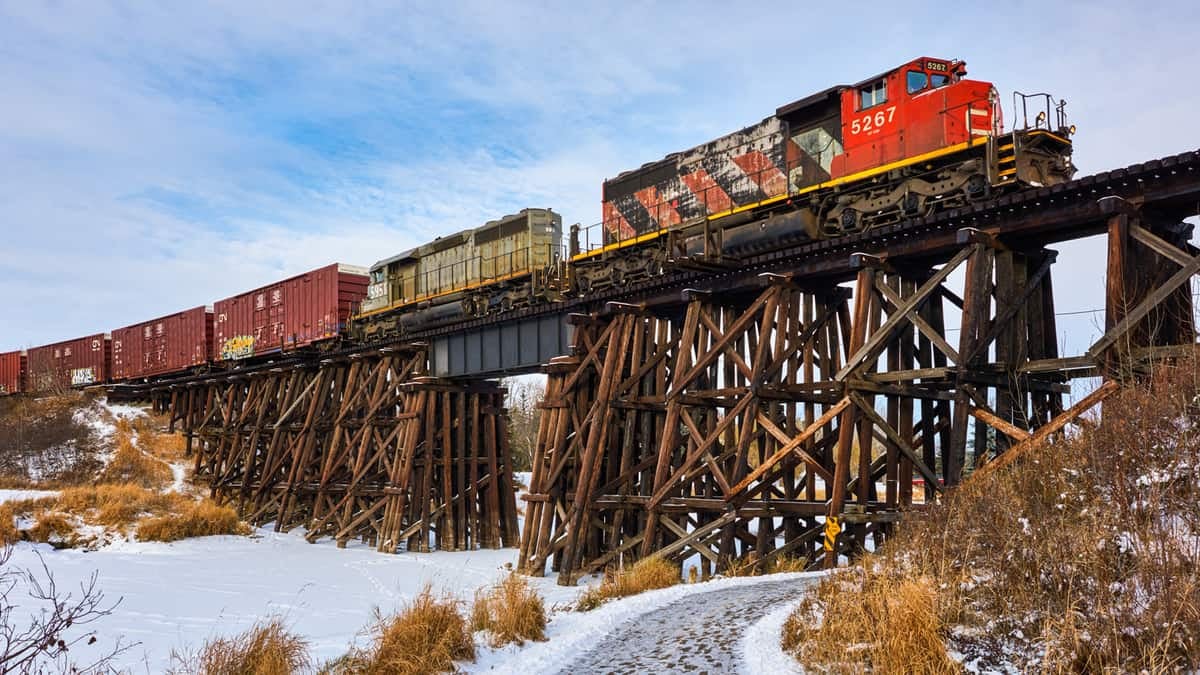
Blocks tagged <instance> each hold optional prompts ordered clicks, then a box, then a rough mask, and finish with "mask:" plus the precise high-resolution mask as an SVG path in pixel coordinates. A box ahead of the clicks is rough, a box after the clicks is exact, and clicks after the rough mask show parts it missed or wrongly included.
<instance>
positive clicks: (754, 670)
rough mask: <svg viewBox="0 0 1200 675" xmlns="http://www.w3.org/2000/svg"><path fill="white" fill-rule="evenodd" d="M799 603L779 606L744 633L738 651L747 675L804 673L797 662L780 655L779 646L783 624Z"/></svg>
mask: <svg viewBox="0 0 1200 675" xmlns="http://www.w3.org/2000/svg"><path fill="white" fill-rule="evenodd" d="M801 602H802V600H793V601H792V602H785V603H782V604H780V605H779V606H778V607H776V608H775V609H773V610H771V611H770V612H768V613H767V615H766V616H764V617H763V618H761V619H759V620H758V621H756V622H754V624H753V625H751V626H750V627H749V628H748V629H746V634H745V635H744V636H743V637H742V644H741V651H742V663H743V665H744V666H745V672H746V673H747V675H785V674H786V673H796V674H797V675H799V674H801V673H803V672H804V669H803V668H801V667H800V662H799V661H797V660H796V659H794V658H792V656H791V655H790V654H788V653H787V652H785V651H783V646H782V645H781V641H782V639H783V624H784V622H785V621H787V618H788V615H789V614H791V613H792V610H794V609H796V607H797V606H798V605H799V604H800V603H801Z"/></svg>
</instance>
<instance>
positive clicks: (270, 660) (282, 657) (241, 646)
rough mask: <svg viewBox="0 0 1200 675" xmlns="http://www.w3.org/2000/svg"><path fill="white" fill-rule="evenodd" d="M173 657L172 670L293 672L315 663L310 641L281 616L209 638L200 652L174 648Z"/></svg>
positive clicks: (242, 674) (249, 674)
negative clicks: (287, 625)
mask: <svg viewBox="0 0 1200 675" xmlns="http://www.w3.org/2000/svg"><path fill="white" fill-rule="evenodd" d="M171 659H172V661H173V668H172V669H171V672H172V673H188V674H191V673H196V674H197V675H290V674H291V673H296V672H301V671H304V670H307V669H309V668H311V667H312V659H311V658H310V656H309V653H308V642H307V641H305V640H304V639H303V638H301V637H300V636H298V635H295V634H294V633H291V632H289V631H288V630H287V628H286V627H285V626H284V625H283V620H282V619H279V618H273V619H268V620H265V621H262V622H259V623H258V624H255V625H254V626H253V627H252V628H250V629H249V630H247V631H245V632H244V633H240V634H238V635H235V636H233V637H230V638H217V639H215V640H209V641H208V642H207V643H205V645H204V647H202V648H201V649H200V651H199V653H196V654H180V653H178V652H174V653H172V654H171Z"/></svg>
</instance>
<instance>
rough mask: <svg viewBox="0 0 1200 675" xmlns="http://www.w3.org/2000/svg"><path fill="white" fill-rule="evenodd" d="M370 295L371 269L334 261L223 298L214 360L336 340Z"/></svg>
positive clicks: (216, 316) (216, 308)
mask: <svg viewBox="0 0 1200 675" xmlns="http://www.w3.org/2000/svg"><path fill="white" fill-rule="evenodd" d="M366 295H367V274H366V270H365V269H364V268H362V267H355V266H353V265H342V264H337V263H335V264H333V265H327V266H325V267H322V268H320V269H316V270H313V271H311V272H308V273H305V274H301V275H299V276H295V277H292V278H290V279H284V280H283V281H280V282H277V283H274V284H271V285H269V286H263V287H262V288H256V289H254V290H253V291H249V292H246V293H242V294H240V295H235V296H233V297H232V298H226V299H224V300H218V301H217V302H216V303H215V304H214V305H213V314H214V318H213V323H214V331H215V334H216V337H215V340H214V344H213V349H214V354H213V358H214V359H216V360H219V361H228V360H232V359H244V358H248V357H251V356H257V355H262V354H270V353H272V352H278V351H288V350H291V349H296V348H298V347H304V346H308V345H311V344H313V343H316V342H320V341H322V340H328V339H330V338H333V337H336V336H337V335H338V334H339V333H340V332H341V331H342V330H344V329H345V327H346V324H347V322H348V321H349V320H350V313H351V312H352V311H353V310H354V308H355V307H357V306H358V304H359V303H360V302H361V301H362V299H363V298H365V297H366Z"/></svg>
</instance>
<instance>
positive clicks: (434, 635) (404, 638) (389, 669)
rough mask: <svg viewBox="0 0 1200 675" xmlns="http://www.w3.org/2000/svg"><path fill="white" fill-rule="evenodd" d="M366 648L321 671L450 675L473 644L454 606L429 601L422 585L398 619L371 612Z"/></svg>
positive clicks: (440, 600)
mask: <svg viewBox="0 0 1200 675" xmlns="http://www.w3.org/2000/svg"><path fill="white" fill-rule="evenodd" d="M370 636H371V644H370V646H369V647H367V648H365V649H355V650H352V651H351V652H350V653H349V654H347V655H345V656H343V657H342V658H340V659H338V660H336V661H334V662H332V663H329V664H327V665H326V666H325V667H324V668H322V672H327V673H339V674H347V675H348V674H350V673H354V674H355V675H392V674H395V675H425V674H427V673H445V672H453V670H454V662H455V661H464V660H471V661H473V660H474V659H475V643H474V642H473V641H472V638H471V633H470V631H468V630H467V622H466V621H465V620H464V619H463V617H462V615H461V614H459V602H458V601H457V600H455V599H454V598H452V597H450V596H444V597H435V596H434V595H433V591H432V590H431V589H430V588H429V587H428V586H426V587H425V589H424V590H423V591H421V593H419V594H418V595H417V596H416V597H415V598H413V600H412V602H410V603H409V604H408V605H407V606H406V607H405V608H404V609H403V610H401V611H400V612H399V613H398V614H396V615H394V616H391V617H384V616H382V615H379V614H378V613H376V620H375V625H374V626H372V627H371V628H370Z"/></svg>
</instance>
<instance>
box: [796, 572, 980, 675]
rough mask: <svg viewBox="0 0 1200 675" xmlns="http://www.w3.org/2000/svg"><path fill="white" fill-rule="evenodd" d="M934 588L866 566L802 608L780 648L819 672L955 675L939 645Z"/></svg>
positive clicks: (822, 587) (941, 630) (821, 588)
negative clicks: (815, 667)
mask: <svg viewBox="0 0 1200 675" xmlns="http://www.w3.org/2000/svg"><path fill="white" fill-rule="evenodd" d="M935 588H936V584H935V583H934V582H933V580H932V579H929V578H926V577H911V578H910V577H909V576H906V575H905V574H902V573H897V572H896V571H895V570H888V569H886V568H883V567H882V566H877V565H874V564H872V563H871V562H869V561H864V563H863V564H861V565H859V566H856V567H854V568H853V570H852V572H849V573H843V574H841V575H838V576H837V577H835V578H834V579H832V580H830V581H828V582H827V583H821V584H819V585H818V586H817V590H816V593H815V594H814V595H812V596H810V597H808V598H806V599H805V600H804V601H803V602H802V603H801V605H800V607H799V608H798V609H797V610H796V611H795V612H794V613H792V615H791V616H789V617H788V619H787V621H786V623H785V624H784V627H783V648H784V649H785V650H787V651H789V652H792V653H795V654H796V655H797V657H798V658H799V660H800V662H801V663H804V664H813V665H818V664H819V666H820V669H821V671H822V672H832V673H859V672H863V671H868V672H876V673H915V674H921V675H941V674H942V673H955V672H958V671H959V670H960V668H959V667H958V664H957V663H955V662H954V661H952V660H951V659H950V657H949V656H948V655H947V653H946V648H945V646H944V644H943V642H942V640H943V636H944V634H945V626H943V625H942V624H941V621H940V619H939V617H938V613H937V609H936V605H935V603H936V602H937V593H936V591H935Z"/></svg>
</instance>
